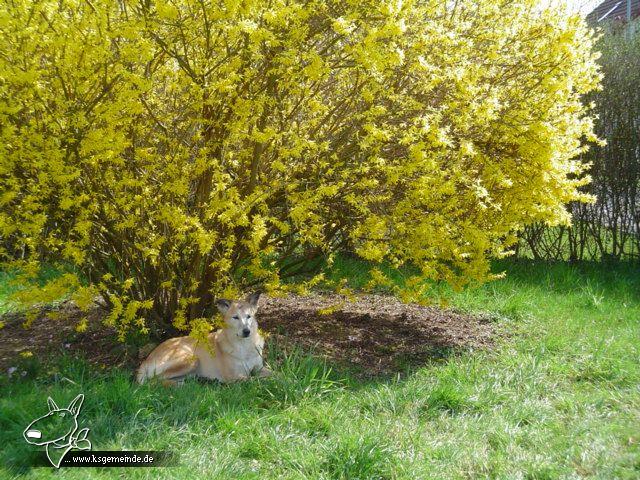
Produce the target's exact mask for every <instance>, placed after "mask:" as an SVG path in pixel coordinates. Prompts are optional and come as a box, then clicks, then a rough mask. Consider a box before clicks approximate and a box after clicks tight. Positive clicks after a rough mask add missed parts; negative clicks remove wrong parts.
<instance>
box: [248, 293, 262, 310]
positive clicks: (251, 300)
mask: <svg viewBox="0 0 640 480" xmlns="http://www.w3.org/2000/svg"><path fill="white" fill-rule="evenodd" d="M261 294H262V292H253V293H252V294H250V295H247V298H246V299H245V302H247V303H248V304H249V305H251V306H252V307H256V306H257V305H258V299H259V298H260V295H261Z"/></svg>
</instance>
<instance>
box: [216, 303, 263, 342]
mask: <svg viewBox="0 0 640 480" xmlns="http://www.w3.org/2000/svg"><path fill="white" fill-rule="evenodd" d="M259 298H260V292H255V293H252V294H251V295H248V296H247V298H245V299H244V300H227V299H224V298H221V299H219V300H216V307H218V310H220V313H222V316H223V317H224V321H225V323H226V325H227V328H228V329H230V330H231V331H233V332H234V333H235V334H236V335H237V336H238V337H240V338H249V337H250V336H251V335H252V334H254V333H257V331H258V322H257V321H256V312H257V310H258V299H259Z"/></svg>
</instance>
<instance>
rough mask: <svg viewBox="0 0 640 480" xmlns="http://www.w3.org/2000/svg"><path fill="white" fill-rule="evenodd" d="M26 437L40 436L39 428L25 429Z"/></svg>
mask: <svg viewBox="0 0 640 480" xmlns="http://www.w3.org/2000/svg"><path fill="white" fill-rule="evenodd" d="M27 437H28V438H41V437H42V432H41V431H40V430H27Z"/></svg>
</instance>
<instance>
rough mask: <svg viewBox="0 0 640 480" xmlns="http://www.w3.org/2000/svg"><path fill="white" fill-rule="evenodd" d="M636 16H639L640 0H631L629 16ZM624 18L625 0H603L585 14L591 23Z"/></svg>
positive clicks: (625, 12) (625, 11)
mask: <svg viewBox="0 0 640 480" xmlns="http://www.w3.org/2000/svg"><path fill="white" fill-rule="evenodd" d="M638 16H640V0H631V18H636V17H638ZM626 19H627V0H604V2H602V3H601V4H600V5H598V6H597V7H596V8H594V9H593V10H592V11H591V13H589V15H587V20H588V21H589V22H591V23H597V22H604V21H607V20H618V21H620V20H623V21H624V20H626Z"/></svg>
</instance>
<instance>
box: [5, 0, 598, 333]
mask: <svg viewBox="0 0 640 480" xmlns="http://www.w3.org/2000/svg"><path fill="white" fill-rule="evenodd" d="M545 3H546V2H541V1H537V0H514V1H503V2H496V1H493V0H468V1H467V0H465V1H464V2H445V1H442V0H420V1H419V0H405V1H393V2H388V1H377V0H305V1H302V0H268V1H267V0H243V1H236V0H229V1H224V2H214V1H210V0H173V1H170V2H169V1H165V0H158V1H154V2H138V1H135V2H134V1H130V0H122V1H119V2H114V1H112V0H91V1H86V0H55V1H54V0H15V1H11V2H2V4H1V5H0V261H1V262H2V266H3V267H4V268H10V269H12V271H14V272H19V281H20V282H21V284H23V285H25V286H26V285H31V287H27V288H24V289H22V290H20V291H19V293H18V295H19V296H20V297H21V299H22V300H23V301H25V302H30V304H31V305H34V306H35V305H36V304H38V303H43V302H46V301H50V300H51V299H52V298H53V297H55V296H56V295H58V296H59V295H60V294H61V293H62V294H64V293H65V292H71V291H77V293H76V294H75V297H74V298H75V300H76V301H78V302H79V303H80V304H81V306H82V307H83V308H87V307H88V305H89V304H90V301H91V299H92V298H93V297H94V295H100V296H102V297H103V298H104V300H105V302H106V303H107V305H108V306H109V307H110V309H111V310H110V314H109V315H108V317H107V319H106V321H107V322H108V323H109V324H111V325H114V326H116V327H117V328H118V333H119V336H120V338H123V337H124V335H126V333H127V332H128V331H129V330H132V329H137V330H143V331H146V329H165V328H166V327H168V326H173V327H174V328H177V329H185V330H189V329H193V328H194V327H195V329H196V335H197V336H202V335H204V333H205V332H206V331H207V329H208V327H207V325H205V324H204V323H203V321H202V319H203V318H209V317H210V316H211V313H212V298H214V297H215V296H218V295H221V294H223V292H224V293H227V294H230V293H234V292H236V293H237V292H238V291H241V290H243V289H244V288H245V287H246V286H247V285H255V284H262V285H264V286H265V288H267V289H268V290H270V291H273V292H275V291H278V290H279V289H280V288H281V280H282V279H283V278H284V277H286V276H288V275H291V274H294V273H300V272H304V271H317V267H318V266H319V265H320V262H319V259H322V258H327V257H330V256H331V254H332V253H334V252H335V251H337V250H339V249H342V248H347V249H349V250H350V251H352V252H353V253H355V254H357V255H360V256H361V257H362V258H365V259H367V260H369V261H370V262H372V263H373V264H374V265H380V264H382V263H385V264H387V265H392V266H394V267H400V266H402V265H407V264H410V265H412V266H414V267H416V268H417V271H418V272H420V274H419V276H418V278H417V279H411V281H410V282H407V288H414V287H415V289H417V290H416V291H417V292H418V293H420V292H421V289H422V288H423V287H424V282H423V280H425V279H438V280H446V281H448V282H450V283H451V284H452V285H453V286H455V287H456V288H458V287H462V286H463V285H464V284H465V283H467V282H469V281H483V280H486V279H488V278H490V272H489V265H488V260H487V259H488V258H489V257H491V256H502V255H505V254H507V253H508V251H509V248H510V246H511V245H512V244H513V240H514V238H515V237H514V235H513V234H514V232H517V231H518V230H519V229H521V228H522V227H523V226H524V225H527V224H529V223H531V222H536V221H546V222H548V223H552V224H553V223H560V222H565V223H566V222H568V221H569V220H570V218H569V215H568V213H567V211H566V209H565V206H564V205H565V204H566V203H567V202H569V201H575V200H579V201H580V200H582V201H585V200H589V198H588V197H587V196H585V195H582V194H581V193H580V192H579V187H580V186H581V185H583V184H585V183H586V182H587V181H588V177H587V176H586V175H585V169H586V166H585V165H583V164H582V163H581V162H580V160H579V156H580V153H581V152H583V151H584V148H585V146H584V143H583V142H584V140H585V139H587V140H593V135H592V119H591V118H590V117H589V115H588V112H587V111H586V110H585V107H584V106H583V105H582V103H581V97H582V96H583V95H584V94H585V93H587V92H589V91H591V90H593V89H594V88H597V86H598V82H599V73H598V70H597V68H596V65H595V58H596V57H595V54H594V53H593V52H592V45H593V40H594V38H593V34H592V33H591V32H590V31H589V30H588V28H587V27H586V25H585V24H584V22H583V20H581V19H580V18H579V17H577V16H571V15H567V14H565V13H564V12H558V11H556V10H554V9H553V8H548V7H545V6H544V5H545ZM44 263H48V264H59V265H64V266H65V271H71V272H73V273H69V274H67V275H65V276H64V277H62V278H60V279H56V280H53V281H51V282H45V284H42V283H35V284H34V282H33V280H34V279H35V278H37V276H38V272H39V271H40V269H41V266H42V265H43V264H44ZM373 273H374V275H373V283H375V284H384V283H387V282H388V279H387V278H386V276H385V275H384V274H383V273H382V270H380V269H376V270H374V272H373ZM81 278H82V279H83V281H80V279H81ZM321 279H322V277H315V278H311V279H307V282H306V283H304V284H303V285H301V287H300V288H301V290H306V289H308V288H309V287H311V286H313V285H315V284H317V282H319V281H320V280H321ZM34 285H35V286H34ZM81 285H86V286H85V287H82V288H81V287H80V286H81ZM78 289H79V290H78ZM410 297H411V296H406V298H410ZM171 324H173V325H171Z"/></svg>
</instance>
